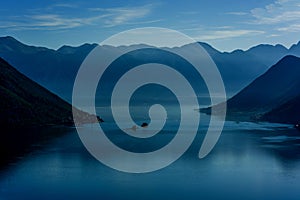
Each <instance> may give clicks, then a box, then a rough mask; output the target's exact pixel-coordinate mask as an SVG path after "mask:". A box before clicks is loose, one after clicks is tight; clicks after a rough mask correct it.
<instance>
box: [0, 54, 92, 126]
mask: <svg viewBox="0 0 300 200" xmlns="http://www.w3.org/2000/svg"><path fill="white" fill-rule="evenodd" d="M78 114H79V115H80V116H81V117H82V120H83V122H89V121H91V120H92V118H91V115H89V114H87V113H85V112H81V111H78ZM72 124H73V117H72V106H71V105H70V104H69V103H67V102H66V101H64V100H62V99H61V98H59V97H58V96H56V95H54V94H53V93H51V92H49V91H48V90H47V89H45V88H43V87H42V86H40V85H38V84H37V83H35V82H34V81H32V80H30V79H29V78H27V77H26V76H24V75H23V74H21V73H20V72H18V71H17V70H16V69H15V68H13V67H12V66H11V65H9V64H8V63H7V62H6V61H5V60H3V59H2V58H0V126H1V127H4V126H8V127H24V126H26V127H32V126H41V125H72Z"/></svg>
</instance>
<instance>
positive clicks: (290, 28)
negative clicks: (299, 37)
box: [277, 24, 300, 32]
mask: <svg viewBox="0 0 300 200" xmlns="http://www.w3.org/2000/svg"><path fill="white" fill-rule="evenodd" d="M277 30H278V31H283V32H299V31H300V24H292V25H289V26H286V27H281V28H278V29H277Z"/></svg>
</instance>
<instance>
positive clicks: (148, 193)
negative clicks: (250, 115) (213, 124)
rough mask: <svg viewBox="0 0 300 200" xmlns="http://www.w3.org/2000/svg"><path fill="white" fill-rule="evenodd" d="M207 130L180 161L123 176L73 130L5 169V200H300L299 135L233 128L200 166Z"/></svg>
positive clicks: (1, 192)
mask: <svg viewBox="0 0 300 200" xmlns="http://www.w3.org/2000/svg"><path fill="white" fill-rule="evenodd" d="M204 130H205V127H201V129H200V132H199V133H198V135H197V137H196V138H195V140H194V142H193V144H192V145H191V147H190V148H189V149H188V151H187V152H186V153H185V154H184V155H183V156H182V157H181V158H180V159H179V160H177V161H176V162H175V163H173V164H172V165H170V166H168V167H167V168H164V169H162V170H159V171H155V172H152V173H148V174H126V173H122V172H118V171H115V170H112V169H110V168H108V167H106V166H104V165H102V164H101V163H99V162H98V161H97V160H96V159H94V158H93V157H92V156H91V155H90V154H89V153H88V152H87V151H86V150H85V148H84V147H83V145H82V143H81V141H80V140H79V138H78V136H77V133H76V132H75V131H74V130H73V131H70V132H69V133H68V134H65V135H63V136H61V137H59V138H56V139H53V140H51V141H47V142H43V143H41V144H40V146H39V147H36V148H35V151H31V153H30V154H27V155H26V156H24V157H23V158H21V159H20V160H18V161H17V162H12V163H10V164H9V167H6V168H5V169H2V170H1V173H0V198H3V199H24V197H26V198H27V199H41V198H43V199H56V198H58V199H63V198H68V199H81V198H92V199H95V198H97V199H99V198H100V199H136V198H140V199H183V198H186V199H224V198H225V197H226V199H227V198H228V199H298V198H299V196H300V190H299V185H300V141H299V132H297V131H296V130H294V129H292V128H291V127H289V126H287V127H282V125H270V124H251V123H250V124H249V123H248V124H242V123H239V124H237V123H235V122H228V123H227V124H226V127H225V128H224V131H223V133H222V135H221V138H220V140H219V142H218V143H217V145H216V146H215V148H214V150H213V151H212V152H211V154H209V155H208V156H207V157H205V158H204V159H201V160H200V159H198V157H197V155H198V151H199V147H200V145H201V143H202V140H203V137H204V134H205V131H204ZM112 135H114V136H113V137H119V135H118V134H113V131H112ZM162 159H163V158H162ZM26 198H25V199H26Z"/></svg>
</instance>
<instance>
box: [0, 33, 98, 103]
mask: <svg viewBox="0 0 300 200" xmlns="http://www.w3.org/2000/svg"><path fill="white" fill-rule="evenodd" d="M95 46H96V44H84V45H81V46H79V47H70V46H63V47H61V48H60V49H58V50H53V49H48V48H45V47H35V46H29V45H25V44H23V43H21V42H19V41H17V40H16V39H14V38H13V37H0V57H2V58H3V59H5V60H6V61H8V62H9V63H10V64H12V65H13V66H14V67H16V69H17V70H19V71H20V72H21V73H23V74H24V75H26V76H27V77H29V78H30V79H32V80H34V81H36V82H37V83H39V84H41V85H42V86H44V87H46V88H47V89H48V90H50V91H51V92H54V93H56V94H58V95H60V96H61V97H63V98H64V99H66V100H68V101H69V102H70V100H71V93H72V88H73V82H74V80H75V77H76V73H77V70H78V69H79V67H80V65H81V63H82V61H83V59H84V58H85V57H86V55H87V54H88V53H89V52H90V51H91V50H92V49H93V48H94V47H95Z"/></svg>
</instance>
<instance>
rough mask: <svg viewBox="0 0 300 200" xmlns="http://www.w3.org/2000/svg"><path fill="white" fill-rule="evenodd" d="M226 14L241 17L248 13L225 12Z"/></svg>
mask: <svg viewBox="0 0 300 200" xmlns="http://www.w3.org/2000/svg"><path fill="white" fill-rule="evenodd" d="M226 14H228V15H237V16H242V15H248V14H249V13H247V12H227V13H226Z"/></svg>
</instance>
